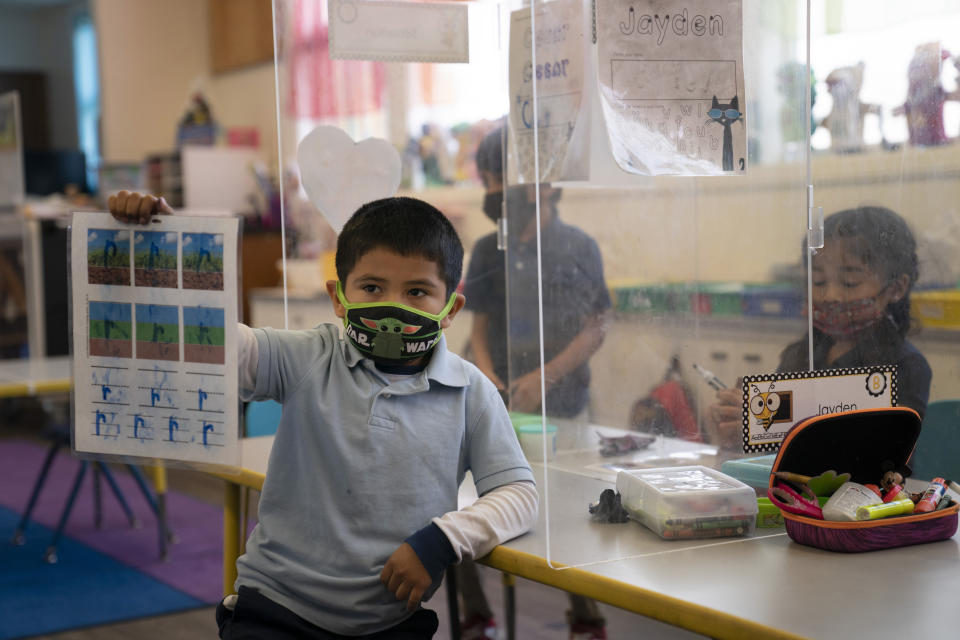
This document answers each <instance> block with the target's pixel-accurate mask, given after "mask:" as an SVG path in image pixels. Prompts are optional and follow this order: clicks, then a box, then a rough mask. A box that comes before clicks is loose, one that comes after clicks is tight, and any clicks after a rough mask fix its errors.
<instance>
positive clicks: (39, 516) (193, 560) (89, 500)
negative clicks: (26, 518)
mask: <svg viewBox="0 0 960 640" xmlns="http://www.w3.org/2000/svg"><path fill="white" fill-rule="evenodd" d="M46 451H47V450H46V448H45V447H44V446H42V445H38V444H36V443H33V442H28V441H24V440H0V505H3V506H5V507H8V508H9V509H12V510H14V511H16V512H18V513H23V512H24V510H25V509H26V506H27V500H28V499H29V497H30V491H31V489H32V488H33V485H34V482H35V481H36V479H37V477H38V475H39V474H40V467H41V466H42V464H43V460H44V457H45V455H46ZM79 466H80V461H79V460H77V459H76V458H74V457H73V456H72V455H70V453H69V452H68V451H66V450H61V451H60V452H59V453H58V454H57V457H56V458H55V459H54V462H53V465H52V466H51V468H50V473H49V474H48V476H47V481H46V483H45V484H44V487H43V490H42V491H41V493H40V497H39V498H38V500H37V505H36V507H35V508H34V510H33V515H32V518H31V519H32V520H33V521H35V522H38V523H40V524H43V525H45V526H47V527H50V528H51V529H55V528H56V526H57V523H58V521H59V519H60V514H61V513H62V511H63V507H64V505H65V504H66V501H67V496H68V495H69V492H70V488H71V487H72V486H73V481H74V478H75V476H76V472H77V470H78V468H79ZM112 469H113V471H114V473H113V476H114V477H115V478H116V480H117V484H118V485H120V489H121V491H122V492H123V495H124V496H125V497H126V499H127V503H128V504H129V505H130V508H131V509H132V510H133V512H134V514H136V516H137V518H138V519H139V520H140V522H141V523H142V527H141V528H140V529H134V528H132V527H131V526H130V524H129V523H128V522H127V519H126V516H125V515H124V513H123V510H122V509H121V508H120V505H119V504H118V503H117V500H116V498H115V497H114V495H113V492H112V491H111V490H110V488H109V486H108V485H107V483H106V482H105V480H103V479H102V480H101V496H102V504H103V528H102V529H97V528H95V527H94V524H93V474H92V473H91V470H88V471H87V474H86V476H85V477H84V480H83V484H82V486H81V489H80V493H79V494H78V495H77V500H76V502H75V503H74V507H73V511H72V513H71V514H70V519H69V520H68V521H67V527H66V530H65V535H68V536H70V537H71V538H73V539H75V540H77V541H79V542H82V543H84V544H86V545H88V546H90V547H93V548H94V549H96V550H97V551H100V552H101V553H104V554H106V555H108V556H110V557H112V558H114V559H116V560H118V561H119V562H122V563H123V564H125V565H127V566H129V567H132V568H134V569H137V570H138V571H142V572H143V573H146V574H147V575H150V576H152V577H153V578H155V579H157V580H159V581H160V582H163V583H165V584H168V585H170V586H171V587H174V588H176V589H179V590H181V591H183V592H184V593H187V594H189V595H191V596H193V597H195V598H197V599H199V600H202V601H204V602H208V603H216V602H217V601H219V600H220V598H221V597H222V593H223V586H222V585H223V568H222V561H223V556H222V551H223V530H222V526H223V524H222V523H223V515H222V511H221V508H220V507H219V506H216V505H210V504H206V503H204V502H200V501H199V500H195V499H193V498H190V497H189V496H184V495H182V494H178V493H175V492H172V491H171V492H168V493H167V497H166V502H167V520H168V523H169V526H170V528H171V529H173V532H174V533H175V534H176V536H177V538H178V539H179V541H178V543H177V544H173V545H169V546H168V549H169V552H168V555H169V558H168V560H167V561H166V562H164V561H162V560H161V559H160V551H159V538H158V532H157V520H156V517H155V516H154V514H153V512H152V511H151V509H150V505H149V504H147V501H146V499H145V498H144V496H143V494H142V493H141V491H140V489H139V488H138V487H137V484H136V482H135V481H134V479H133V478H132V477H131V476H130V474H129V473H128V472H127V471H126V470H121V469H119V468H116V467H112ZM11 535H13V531H0V538H2V539H9V537H10V536H11Z"/></svg>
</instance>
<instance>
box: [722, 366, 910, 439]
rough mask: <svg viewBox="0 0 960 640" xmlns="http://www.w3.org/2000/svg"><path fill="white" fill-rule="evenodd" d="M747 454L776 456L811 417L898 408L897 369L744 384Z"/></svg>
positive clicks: (765, 378) (772, 377)
mask: <svg viewBox="0 0 960 640" xmlns="http://www.w3.org/2000/svg"><path fill="white" fill-rule="evenodd" d="M741 391H742V392H743V451H744V453H755V452H760V451H776V450H777V449H778V448H779V447H780V443H781V442H782V441H783V438H784V436H785V435H786V434H787V431H789V430H790V428H791V427H792V426H793V425H794V424H795V423H796V422H798V421H800V420H802V419H804V418H808V417H810V416H818V415H824V414H827V413H838V412H840V411H853V410H856V409H878V408H881V407H895V406H897V366H896V365H883V366H876V367H858V368H853V369H824V370H821V371H798V372H794V373H774V374H766V375H759V376H747V377H745V378H743V386H742V387H741Z"/></svg>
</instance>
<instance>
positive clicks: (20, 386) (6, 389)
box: [0, 378, 73, 398]
mask: <svg viewBox="0 0 960 640" xmlns="http://www.w3.org/2000/svg"><path fill="white" fill-rule="evenodd" d="M71 389H73V381H72V380H71V379H70V378H61V379H58V380H41V381H39V382H30V383H27V382H0V398H16V397H19V396H33V395H43V394H48V393H69V392H70V390H71Z"/></svg>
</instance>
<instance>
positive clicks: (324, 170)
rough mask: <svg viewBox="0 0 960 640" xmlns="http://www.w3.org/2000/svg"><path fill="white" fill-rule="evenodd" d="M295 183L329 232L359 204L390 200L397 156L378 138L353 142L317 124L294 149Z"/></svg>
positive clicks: (396, 178) (395, 184) (340, 225)
mask: <svg viewBox="0 0 960 640" xmlns="http://www.w3.org/2000/svg"><path fill="white" fill-rule="evenodd" d="M297 162H299V164H300V182H301V183H302V184H303V188H304V190H306V192H307V196H308V197H309V198H310V201H311V202H313V204H314V206H316V207H317V209H319V210H320V213H322V214H323V216H324V217H325V218H326V219H327V222H329V223H330V226H331V227H333V229H334V231H336V232H337V233H340V230H341V229H343V225H344V224H346V222H347V220H349V219H350V216H352V215H353V213H354V211H356V210H357V209H358V208H359V207H360V205H362V204H365V203H367V202H370V201H372V200H378V199H380V198H388V197H390V196H393V195H394V194H395V193H396V192H397V189H398V188H399V187H400V154H399V153H397V150H396V149H395V148H394V146H393V145H392V144H390V143H389V142H387V141H386V140H383V139H381V138H367V139H366V140H362V141H361V142H354V141H353V139H352V138H351V137H350V136H349V135H347V133H346V132H345V131H343V130H342V129H339V128H337V127H330V126H319V127H317V128H316V129H314V130H313V131H311V132H310V133H308V134H307V136H306V137H305V138H304V139H303V140H301V141H300V146H299V148H298V149H297Z"/></svg>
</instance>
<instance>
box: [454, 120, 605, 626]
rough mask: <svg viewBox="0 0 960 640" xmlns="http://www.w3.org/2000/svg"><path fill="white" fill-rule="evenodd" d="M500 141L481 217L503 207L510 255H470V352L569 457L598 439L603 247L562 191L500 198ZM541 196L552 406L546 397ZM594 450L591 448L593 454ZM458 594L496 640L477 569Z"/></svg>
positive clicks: (485, 240)
mask: <svg viewBox="0 0 960 640" xmlns="http://www.w3.org/2000/svg"><path fill="white" fill-rule="evenodd" d="M503 134H504V130H503V129H502V128H499V129H496V130H494V131H493V132H491V133H489V134H487V135H486V136H485V137H484V139H483V140H482V141H481V143H480V145H479V146H478V148H477V155H476V162H477V171H478V173H479V174H480V177H481V180H482V181H483V185H484V189H485V192H486V193H485V196H484V203H483V211H484V213H485V214H486V215H487V217H488V218H490V219H491V220H493V221H494V222H497V221H498V219H499V218H500V217H501V213H502V204H503V203H504V201H505V202H506V208H507V216H506V218H507V226H508V229H507V237H508V244H509V248H508V250H507V252H506V254H505V253H504V252H503V251H501V250H500V249H498V248H497V234H496V233H491V234H489V235H487V236H484V237H482V238H480V239H479V240H478V241H477V243H476V244H475V245H474V248H473V251H472V253H471V257H470V266H469V269H468V270H467V278H466V281H465V288H464V293H465V294H466V296H467V299H468V300H469V301H470V302H469V304H468V307H467V309H468V310H470V311H472V312H473V326H472V329H471V332H470V348H471V350H472V353H473V358H474V362H475V363H476V364H477V366H478V367H479V368H480V370H481V371H483V372H484V373H485V374H487V376H488V377H489V378H490V379H491V380H492V381H493V383H494V384H495V385H496V386H497V388H498V389H500V390H501V392H503V393H504V395H505V396H506V397H508V398H509V407H510V409H511V410H512V411H519V412H539V411H540V410H541V405H544V406H545V410H546V413H547V415H548V416H550V417H551V418H552V419H553V421H554V422H556V423H557V426H558V427H559V431H558V435H557V445H558V448H565V447H569V446H572V443H575V442H576V439H577V437H578V436H580V437H584V436H586V437H589V438H595V435H594V434H593V433H587V429H585V427H586V423H587V406H588V402H589V387H590V369H589V366H588V362H589V360H590V357H591V356H592V355H593V354H594V353H595V352H596V351H597V349H599V348H600V345H601V344H602V343H603V339H604V335H605V331H606V320H607V315H608V310H609V309H610V306H611V303H610V294H609V292H608V290H607V286H606V283H605V281H604V278H603V261H602V259H601V257H600V250H599V248H598V247H597V243H596V242H595V241H594V240H593V238H591V237H590V236H588V235H587V234H586V233H584V232H583V231H581V230H580V229H578V228H576V227H573V226H571V225H568V224H565V223H564V222H563V221H561V220H560V219H559V217H558V215H557V202H558V201H559V200H560V196H561V191H560V189H557V188H555V187H553V186H551V185H549V184H540V185H536V186H535V185H514V186H509V187H507V188H506V190H504V180H503V152H502V148H503V145H502V138H503ZM537 188H539V190H540V194H539V195H540V229H539V231H540V249H541V254H542V268H541V269H540V277H542V292H543V314H542V315H543V361H544V366H543V371H542V375H543V381H544V385H545V387H546V402H543V399H542V398H541V392H540V379H541V370H540V330H539V324H538V321H539V316H540V313H539V309H538V299H537V289H538V282H537V278H538V271H537V220H536V197H537V193H536V190H537ZM507 260H509V264H510V267H509V274H508V268H507V262H506V261H507ZM508 285H509V291H510V292H511V293H510V294H509V295H508V293H507V292H508ZM508 298H509V304H508V302H507V300H508ZM508 312H509V315H508ZM508 335H509V339H510V348H509V350H508V348H507V337H508ZM509 373H512V375H513V379H512V380H510V379H509V377H508V374H509ZM508 383H509V385H508ZM593 443H594V440H591V441H590V444H593ZM458 587H459V588H460V592H461V596H462V598H463V603H464V618H465V621H464V625H463V634H464V635H463V637H464V640H470V639H471V638H484V637H486V638H489V637H491V635H492V634H494V633H495V625H494V622H493V619H492V618H493V614H492V612H491V611H490V607H489V606H488V604H487V601H486V598H485V597H484V595H483V590H482V589H481V588H480V584H479V579H478V576H477V574H476V569H475V568H474V567H473V566H471V565H470V564H469V563H464V564H462V565H461V566H460V568H459V569H458ZM570 605H571V609H570V611H568V613H567V618H568V622H569V625H570V637H571V638H572V639H577V640H579V639H581V638H582V639H584V640H588V639H589V640H598V639H602V638H606V631H605V627H604V618H603V616H602V615H601V614H600V612H599V609H598V608H597V605H596V603H595V602H594V601H592V600H589V599H587V598H584V597H582V596H577V595H571V596H570Z"/></svg>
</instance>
